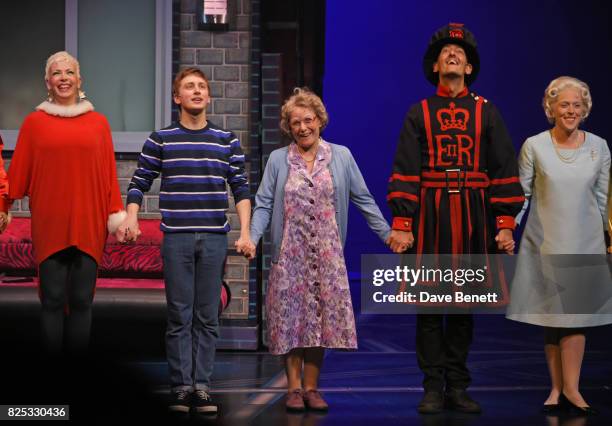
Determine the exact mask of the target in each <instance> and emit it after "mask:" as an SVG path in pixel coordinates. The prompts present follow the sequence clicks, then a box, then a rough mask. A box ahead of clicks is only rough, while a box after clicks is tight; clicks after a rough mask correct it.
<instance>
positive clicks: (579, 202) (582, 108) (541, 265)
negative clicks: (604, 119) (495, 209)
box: [508, 77, 612, 414]
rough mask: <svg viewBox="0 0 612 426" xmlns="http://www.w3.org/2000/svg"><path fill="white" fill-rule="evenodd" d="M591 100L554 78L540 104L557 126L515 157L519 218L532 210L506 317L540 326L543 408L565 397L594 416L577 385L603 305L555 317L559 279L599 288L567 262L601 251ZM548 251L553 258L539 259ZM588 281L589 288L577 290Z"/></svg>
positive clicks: (601, 178) (601, 207)
mask: <svg viewBox="0 0 612 426" xmlns="http://www.w3.org/2000/svg"><path fill="white" fill-rule="evenodd" d="M591 105H592V101H591V95H590V92H589V88H588V86H587V85H586V84H585V83H583V82H582V81H580V80H577V79H575V78H572V77H559V78H557V79H555V80H553V81H552V82H551V83H550V84H549V85H548V87H547V88H546V91H545V94H544V100H543V106H544V111H545V112H546V116H547V117H548V120H549V122H550V123H551V124H553V125H554V126H553V128H552V129H550V130H548V131H544V132H542V133H540V134H538V135H536V136H533V137H530V138H528V139H527V140H526V141H525V143H524V144H523V146H522V148H521V153H520V157H519V172H520V179H521V184H522V186H523V190H524V191H525V196H526V197H527V201H526V203H525V206H524V208H523V211H522V212H521V214H520V215H519V216H518V217H517V222H518V221H520V219H521V217H522V215H523V214H524V213H525V211H526V209H527V205H528V203H530V204H531V209H530V212H529V215H528V218H527V223H526V225H525V230H524V233H523V238H522V240H521V247H520V250H519V255H523V256H519V267H518V268H517V272H516V275H515V279H514V281H513V289H512V303H511V306H510V307H509V310H508V318H510V319H513V320H516V321H522V322H527V323H530V324H536V325H540V326H543V327H545V346H544V351H545V354H546V361H547V364H548V369H549V372H550V376H551V383H552V389H551V391H550V394H549V396H548V398H547V399H546V401H545V403H544V409H543V410H544V411H545V412H551V411H553V410H557V409H559V408H560V400H561V402H564V399H566V400H567V401H569V402H570V403H571V404H567V405H569V406H570V407H571V406H573V408H574V409H575V410H577V411H578V412H579V413H582V414H594V413H595V410H594V409H593V408H591V407H590V406H589V405H588V404H587V402H586V401H585V400H584V398H583V397H582V395H581V393H580V391H579V390H578V382H579V378H580V367H581V365H582V358H583V356H584V348H585V341H586V339H585V335H584V328H585V327H591V326H596V325H603V324H607V323H610V322H611V321H612V316H611V315H609V314H606V312H607V311H606V309H607V308H606V309H604V312H597V314H595V312H588V311H586V310H583V311H577V310H576V308H574V309H573V313H564V314H559V312H560V310H562V309H560V310H559V309H557V308H559V307H561V308H565V309H567V305H566V303H565V302H566V301H567V300H563V301H561V302H559V300H561V299H563V298H564V297H565V295H564V294H563V293H562V292H559V291H558V289H559V288H563V287H562V286H563V285H564V284H563V283H567V287H565V288H564V290H566V289H569V290H568V291H574V292H575V294H577V295H578V298H577V299H580V298H581V297H585V298H586V297H588V294H589V292H591V293H597V292H596V291H594V290H593V288H592V287H591V286H590V283H591V281H590V280H587V279H586V278H585V277H584V276H580V277H578V276H576V272H577V271H578V272H579V271H583V270H584V268H574V269H572V268H568V267H567V263H568V262H569V263H571V262H576V260H577V259H580V256H576V255H603V256H605V253H606V245H605V241H604V230H605V229H606V228H607V222H608V212H607V195H608V183H609V178H610V151H609V149H608V146H607V144H606V141H605V140H604V139H602V138H600V137H598V136H596V135H594V134H592V133H589V132H585V131H583V130H580V129H579V125H580V123H581V122H582V121H584V119H585V118H586V117H587V116H588V115H589V112H590V110H591ZM548 255H555V256H554V257H550V258H548V259H552V260H546V261H544V259H545V258H547V256H548ZM558 255H572V256H567V257H564V256H558ZM542 256H544V257H542ZM560 260H562V262H561V263H559V261H560ZM549 262H550V263H549ZM555 262H557V263H555ZM560 265H562V266H560ZM600 266H601V267H599V266H598V267H596V268H595V269H596V271H595V272H596V274H599V275H597V276H598V277H603V280H601V279H598V280H593V281H597V283H596V284H595V286H596V287H597V288H598V289H602V288H606V286H607V287H608V288H610V289H612V286H608V284H610V282H609V270H608V268H607V266H606V265H605V259H604V264H603V265H600ZM592 270H593V268H591V270H589V273H590V272H593V271H592ZM572 273H573V276H572ZM587 283H588V284H589V287H582V288H581V287H580V286H582V285H586V284H587ZM559 293H561V294H559ZM566 294H568V293H566ZM595 296H596V297H600V296H601V294H599V295H597V294H596V295H595ZM608 313H609V312H608Z"/></svg>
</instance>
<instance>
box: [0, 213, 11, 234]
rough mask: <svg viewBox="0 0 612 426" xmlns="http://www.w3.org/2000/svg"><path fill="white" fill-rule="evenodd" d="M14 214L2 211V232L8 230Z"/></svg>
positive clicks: (0, 224)
mask: <svg viewBox="0 0 612 426" xmlns="http://www.w3.org/2000/svg"><path fill="white" fill-rule="evenodd" d="M12 218H13V216H12V215H11V214H10V213H8V214H7V213H5V212H0V234H1V233H3V232H4V231H5V230H6V227H7V226H8V224H9V223H11V219H12Z"/></svg>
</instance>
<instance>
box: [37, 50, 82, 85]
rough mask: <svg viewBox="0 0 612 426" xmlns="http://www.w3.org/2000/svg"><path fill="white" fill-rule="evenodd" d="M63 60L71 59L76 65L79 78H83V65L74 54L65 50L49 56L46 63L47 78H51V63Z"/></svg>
mask: <svg viewBox="0 0 612 426" xmlns="http://www.w3.org/2000/svg"><path fill="white" fill-rule="evenodd" d="M61 61H69V62H72V63H73V64H74V65H75V66H76V75H77V77H78V78H81V66H80V65H79V61H77V60H76V58H75V57H74V56H72V55H71V54H70V53H68V52H65V51H63V50H62V51H60V52H56V53H54V54H53V55H51V56H49V58H48V59H47V64H46V65H45V80H48V79H49V77H50V76H49V70H50V69H51V65H53V64H54V63H55V62H61Z"/></svg>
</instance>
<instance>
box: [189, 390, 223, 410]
mask: <svg viewBox="0 0 612 426" xmlns="http://www.w3.org/2000/svg"><path fill="white" fill-rule="evenodd" d="M193 409H194V410H195V412H196V413H199V414H217V410H218V407H217V404H215V403H214V402H213V400H212V398H211V397H210V395H209V394H208V392H206V391H205V390H202V389H196V391H195V392H194V393H193Z"/></svg>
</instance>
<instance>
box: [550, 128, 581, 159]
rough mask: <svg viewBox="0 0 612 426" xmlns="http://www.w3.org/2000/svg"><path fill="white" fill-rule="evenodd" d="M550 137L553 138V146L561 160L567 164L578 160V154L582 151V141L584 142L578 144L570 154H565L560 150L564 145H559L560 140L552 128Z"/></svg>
mask: <svg viewBox="0 0 612 426" xmlns="http://www.w3.org/2000/svg"><path fill="white" fill-rule="evenodd" d="M550 138H551V139H552V142H553V147H554V148H555V153H556V154H557V157H559V160H561V161H563V162H564V163H566V164H571V163H573V162H575V161H576V159H577V158H578V154H579V153H580V147H581V146H582V143H584V142H582V143H580V144H578V146H576V148H574V149H573V150H572V151H573V152H572V153H570V155H563V154H562V153H561V151H560V149H561V148H562V147H561V146H560V145H559V142H557V140H556V139H555V135H554V134H553V131H552V129H551V130H550ZM585 139H586V138H585Z"/></svg>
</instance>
